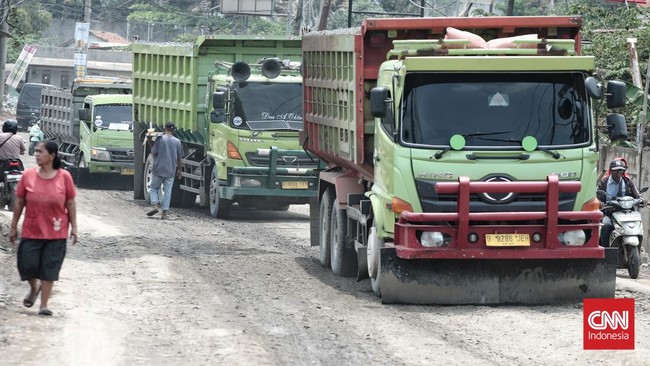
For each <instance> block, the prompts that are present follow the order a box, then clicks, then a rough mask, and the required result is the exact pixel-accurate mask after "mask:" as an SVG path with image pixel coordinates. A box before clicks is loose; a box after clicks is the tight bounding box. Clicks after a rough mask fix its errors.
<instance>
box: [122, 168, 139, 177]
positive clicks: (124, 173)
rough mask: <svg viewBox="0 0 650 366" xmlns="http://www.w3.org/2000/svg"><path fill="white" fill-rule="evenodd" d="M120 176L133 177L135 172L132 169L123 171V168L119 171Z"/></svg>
mask: <svg viewBox="0 0 650 366" xmlns="http://www.w3.org/2000/svg"><path fill="white" fill-rule="evenodd" d="M120 174H122V175H134V174H135V170H134V169H125V168H123V169H122V170H120Z"/></svg>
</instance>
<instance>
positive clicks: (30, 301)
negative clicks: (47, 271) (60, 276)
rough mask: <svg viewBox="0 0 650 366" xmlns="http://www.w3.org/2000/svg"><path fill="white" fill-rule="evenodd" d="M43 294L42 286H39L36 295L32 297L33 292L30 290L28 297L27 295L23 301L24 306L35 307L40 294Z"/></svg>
mask: <svg viewBox="0 0 650 366" xmlns="http://www.w3.org/2000/svg"><path fill="white" fill-rule="evenodd" d="M40 293H41V286H38V290H36V293H35V294H34V295H32V290H29V292H28V293H27V295H25V298H24V299H23V306H24V307H26V308H31V307H32V306H34V303H35V302H36V299H37V298H38V294H40Z"/></svg>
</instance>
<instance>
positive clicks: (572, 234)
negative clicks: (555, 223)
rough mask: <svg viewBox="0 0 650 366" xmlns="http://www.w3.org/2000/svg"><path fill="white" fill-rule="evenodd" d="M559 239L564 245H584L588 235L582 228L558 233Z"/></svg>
mask: <svg viewBox="0 0 650 366" xmlns="http://www.w3.org/2000/svg"><path fill="white" fill-rule="evenodd" d="M557 240H558V241H559V242H560V243H562V244H564V245H572V246H577V245H584V244H585V242H586V241H587V236H586V235H585V232H584V231H582V230H572V231H567V232H564V233H559V234H557Z"/></svg>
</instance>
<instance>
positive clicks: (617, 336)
mask: <svg viewBox="0 0 650 366" xmlns="http://www.w3.org/2000/svg"><path fill="white" fill-rule="evenodd" d="M583 309H584V313H583V323H582V324H583V327H582V328H583V348H584V349H634V299H584V302H583Z"/></svg>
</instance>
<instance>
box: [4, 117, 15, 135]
mask: <svg viewBox="0 0 650 366" xmlns="http://www.w3.org/2000/svg"><path fill="white" fill-rule="evenodd" d="M2 132H11V133H13V134H15V133H16V132H18V122H16V120H15V119H8V120H6V121H5V122H4V123H3V124H2Z"/></svg>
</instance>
